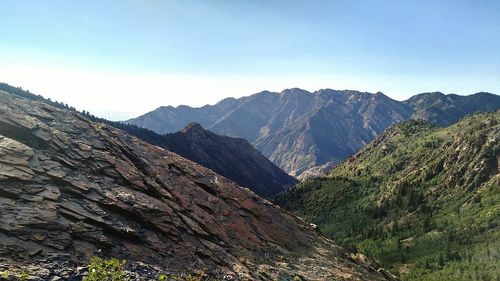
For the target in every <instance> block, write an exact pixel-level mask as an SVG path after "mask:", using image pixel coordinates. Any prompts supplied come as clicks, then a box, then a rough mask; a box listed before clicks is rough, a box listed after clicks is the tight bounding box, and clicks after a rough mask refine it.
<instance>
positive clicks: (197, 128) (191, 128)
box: [181, 122, 206, 133]
mask: <svg viewBox="0 0 500 281" xmlns="http://www.w3.org/2000/svg"><path fill="white" fill-rule="evenodd" d="M205 131H206V130H205V129H204V128H203V126H201V125H200V123H197V122H189V123H188V124H187V125H186V127H184V129H182V130H181V132H183V133H188V132H189V133H192V132H205Z"/></svg>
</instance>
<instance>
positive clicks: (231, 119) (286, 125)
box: [127, 89, 412, 176]
mask: <svg viewBox="0 0 500 281" xmlns="http://www.w3.org/2000/svg"><path fill="white" fill-rule="evenodd" d="M221 104H223V105H224V110H217V109H219V108H222V105H221ZM187 111H188V112H189V116H190V117H192V118H194V119H193V120H190V121H193V122H199V123H200V124H202V125H203V126H205V127H206V128H207V129H208V130H210V131H213V132H216V133H219V134H224V135H228V136H234V137H242V138H245V139H247V140H248V141H249V142H251V143H252V144H254V145H255V146H256V147H257V148H258V149H259V150H260V151H261V152H262V153H263V154H264V155H265V156H266V157H268V158H269V159H270V160H271V161H272V162H273V163H275V164H276V165H278V166H279V167H280V168H282V169H283V170H285V171H286V172H288V173H289V174H291V175H293V176H298V175H300V174H301V173H302V172H304V171H306V170H307V169H309V168H311V167H314V166H316V165H319V164H324V163H326V162H335V163H337V162H339V161H340V160H342V159H344V158H346V157H348V156H350V155H352V154H353V153H355V152H356V151H358V150H359V149H360V148H361V147H362V146H363V145H365V144H366V143H368V142H370V141H371V140H372V139H373V138H374V137H375V136H376V135H377V134H379V133H380V132H382V131H383V130H384V129H385V128H386V127H387V126H389V125H391V124H394V123H397V122H400V121H403V120H406V119H408V118H409V117H410V116H411V114H412V111H411V109H410V108H408V107H407V106H406V105H404V104H402V103H400V102H398V101H395V100H392V99H390V98H388V97H387V96H385V95H383V94H382V93H377V94H370V93H362V92H357V91H334V90H329V89H326V90H320V91H318V92H315V93H310V92H307V91H304V90H301V89H288V90H285V91H283V92H281V93H274V92H267V91H265V92H261V93H257V94H255V95H252V96H249V97H243V98H240V99H237V100H234V99H231V100H224V101H223V102H220V103H218V104H215V105H213V106H204V107H202V108H199V109H198V108H188V107H185V106H183V107H181V108H172V107H162V108H159V109H157V110H155V111H153V112H150V113H148V114H146V115H144V116H141V117H138V118H135V119H131V120H128V121H127V122H128V123H131V124H135V125H137V126H142V127H146V128H150V129H153V130H155V129H156V130H157V131H158V132H170V131H172V130H177V128H178V127H176V125H174V124H173V123H172V122H171V120H185V119H186V117H185V116H186V115H185V114H186V112H187ZM207 111H210V112H211V114H212V113H214V112H221V113H222V114H220V115H218V116H217V117H214V116H212V115H210V117H209V118H205V119H204V118H203V116H204V115H203V112H207ZM161 116H169V118H168V119H165V118H162V117H161ZM213 120H216V121H213Z"/></svg>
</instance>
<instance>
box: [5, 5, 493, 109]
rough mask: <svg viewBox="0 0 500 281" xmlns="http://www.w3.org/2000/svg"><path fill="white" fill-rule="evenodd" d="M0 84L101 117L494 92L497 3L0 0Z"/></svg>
mask: <svg viewBox="0 0 500 281" xmlns="http://www.w3.org/2000/svg"><path fill="white" fill-rule="evenodd" d="M61 73H63V74H64V75H66V76H63V78H64V79H62V78H61V79H62V80H63V81H59V83H61V84H60V85H53V84H55V83H58V79H56V77H53V76H59V75H60V74H61ZM51 75H52V76H51ZM2 76H3V77H5V79H4V78H3V77H2ZM99 77H100V78H99ZM102 77H108V78H109V77H111V78H109V79H108V78H102ZM137 77H139V78H137ZM179 77H180V78H179ZM177 78H179V79H177ZM134 79H136V80H134ZM0 81H3V82H7V83H11V84H14V85H16V86H23V87H24V88H30V90H32V91H33V92H36V93H41V94H43V95H45V96H49V97H54V98H56V99H58V100H63V101H66V102H70V103H71V102H72V103H73V104H75V103H76V104H75V105H76V106H77V107H80V108H85V109H89V110H91V111H92V110H94V111H96V112H98V113H100V112H103V114H105V115H107V116H106V117H110V118H118V115H120V114H121V115H122V116H123V117H128V116H130V115H134V114H135V115H136V114H138V113H140V112H141V111H147V110H151V109H154V108H155V107H157V106H159V105H166V104H173V105H177V104H180V103H188V104H191V105H202V104H204V103H213V102H215V101H216V100H217V99H219V98H221V97H223V96H241V95H249V94H252V93H254V92H256V91H259V90H264V89H267V88H271V90H280V89H278V87H283V88H286V87H295V86H299V87H300V86H302V87H305V88H308V90H315V89H319V88H323V87H331V88H337V89H344V88H351V89H359V90H364V91H370V92H376V91H382V92H384V93H386V94H387V95H389V96H391V97H393V98H396V99H404V98H407V97H409V96H410V95H413V94H416V93H419V92H423V91H437V90H439V91H443V92H445V93H450V92H455V93H457V94H471V93H474V92H477V91H490V92H494V93H497V94H500V1H498V0H489V1H487V0H441V1H439V0H433V1H431V0H418V1H417V0H408V1H401V0H398V1H387V0H384V1H380V0H364V1H360V0H339V1H335V0H331V1H305V0H304V1H293V0H288V1H271V0H267V1H243V0H228V1H217V0H214V1H201V0H199V1H190V0H179V1H159V0H135V1H118V0H117V1H102V0H100V1H92V0H86V1H63V0H61V1H55V0H47V1H37V0H33V1H23V0H2V1H1V2H0ZM106 81H108V82H106ZM120 81H121V83H123V84H124V85H127V83H130V85H129V86H126V87H125V86H123V85H121V86H120V85H119V83H120ZM214 81H217V82H214ZM113 83H114V84H113ZM134 83H135V84H134ZM139 83H146V84H149V86H145V87H144V89H143V90H141V87H140V86H138V84H139ZM80 84H81V85H80ZM88 84H95V85H94V87H93V90H94V91H96V92H97V94H98V95H100V96H103V95H107V96H110V97H111V96H113V97H121V99H122V104H120V103H117V102H116V100H115V99H111V98H110V99H109V104H108V103H106V101H104V104H100V105H99V106H96V105H95V104H93V103H91V102H92V101H91V100H89V99H82V98H81V97H80V98H79V97H77V96H78V95H80V96H81V95H82V94H83V93H84V92H88V91H89V90H91V89H90V88H89V85H88ZM169 84H170V85H172V87H169ZM184 84H186V85H185V87H184ZM187 84H189V85H187ZM195 85H199V87H195ZM238 85H240V86H238ZM153 86H154V87H153ZM78 89H80V90H81V91H80V92H79V91H78ZM100 89H102V90H100ZM112 89H116V92H113V90H112ZM127 89H133V91H132V90H129V91H127ZM82 91H83V92H82ZM138 91H141V92H142V91H144V92H143V93H141V94H140V95H139V94H137V92H138ZM151 91H153V92H154V94H152V93H150V92H151ZM146 92H148V93H146ZM179 96H181V97H179ZM138 99H148V100H149V101H150V102H149V103H139V102H138ZM113 100H114V102H113ZM93 102H94V103H95V100H94V101H93ZM106 110H108V111H109V112H114V113H116V114H117V115H116V116H113V114H114V113H109V112H108V113H104V112H105V111H106Z"/></svg>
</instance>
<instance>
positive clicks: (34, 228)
mask: <svg viewBox="0 0 500 281" xmlns="http://www.w3.org/2000/svg"><path fill="white" fill-rule="evenodd" d="M0 155H1V157H0V202H1V204H0V271H2V272H3V273H2V276H5V274H6V273H7V274H8V272H14V271H15V269H16V268H22V269H23V270H25V269H27V270H28V271H29V272H30V275H31V276H32V278H35V276H37V278H42V279H43V280H57V279H58V278H61V277H62V278H74V277H75V276H76V274H79V272H81V271H84V269H81V268H78V267H79V266H82V265H83V266H84V265H85V264H86V263H87V262H88V260H89V258H90V257H92V256H94V255H99V256H104V257H117V258H120V259H126V260H127V267H128V268H131V269H132V270H134V269H135V270H136V274H138V275H142V277H143V278H145V279H151V280H153V279H156V278H157V274H158V273H159V272H189V271H192V270H195V269H199V268H206V269H207V271H208V273H210V274H211V275H212V276H215V278H219V279H220V278H222V276H233V277H234V278H235V279H236V280H238V279H245V278H247V279H250V280H255V279H257V278H259V279H261V280H275V279H276V278H282V279H287V278H293V277H294V276H301V277H302V278H304V279H306V280H332V279H335V278H337V279H343V280H387V279H388V278H389V277H388V276H389V275H388V274H387V273H385V271H383V270H379V271H378V272H377V270H375V268H374V267H373V264H372V265H370V264H369V263H367V262H366V260H367V259H366V258H363V257H362V256H359V255H358V256H355V255H350V254H348V253H347V252H346V251H345V250H343V249H342V248H340V247H338V246H335V245H334V244H333V243H332V242H331V241H330V240H327V239H326V238H324V237H323V236H321V235H319V234H318V233H317V232H316V231H315V230H314V228H313V227H312V226H310V225H309V224H307V223H305V222H304V221H302V220H301V219H299V218H297V217H294V216H292V215H290V214H288V213H287V212H284V211H283V210H281V209H280V208H278V207H275V206H274V205H272V204H271V203H269V202H267V201H266V200H264V199H262V198H260V197H258V196H256V195H255V194H254V193H252V192H250V191H249V190H247V189H245V188H241V187H239V186H237V185H236V184H234V183H233V182H231V181H229V180H227V179H226V178H224V177H222V176H220V175H218V174H216V173H214V172H212V171H211V170H209V169H206V168H204V167H202V166H200V165H198V164H195V163H194V162H191V161H189V160H186V159H185V158H182V157H180V156H178V155H176V154H174V153H171V152H169V151H167V150H165V149H162V148H159V147H157V146H153V145H150V144H147V143H145V142H143V141H141V140H139V139H137V138H135V137H132V136H130V135H127V134H126V133H124V132H123V131H121V130H118V129H115V128H113V127H111V126H109V125H104V124H102V123H94V122H91V121H89V120H88V119H85V118H84V117H83V116H82V115H80V114H77V113H75V112H73V111H69V110H64V109H58V108H55V107H52V106H49V105H47V104H45V103H40V102H35V101H30V100H27V99H23V98H19V97H15V96H13V95H10V94H7V93H4V92H0ZM76 278H77V280H78V277H76ZM142 280H144V279H142Z"/></svg>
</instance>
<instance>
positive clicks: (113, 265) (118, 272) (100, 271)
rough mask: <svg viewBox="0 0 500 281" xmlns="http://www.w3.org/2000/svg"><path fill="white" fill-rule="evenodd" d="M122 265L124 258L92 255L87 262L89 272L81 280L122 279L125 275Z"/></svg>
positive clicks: (110, 280)
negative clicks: (105, 258) (106, 257)
mask: <svg viewBox="0 0 500 281" xmlns="http://www.w3.org/2000/svg"><path fill="white" fill-rule="evenodd" d="M124 266H125V261H124V260H122V261H120V260H118V259H116V258H112V259H110V260H104V259H101V258H98V257H93V258H92V260H91V261H90V264H89V273H88V275H87V276H86V277H85V278H83V281H124V280H125V277H126V274H125V272H124V270H123V268H124Z"/></svg>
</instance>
